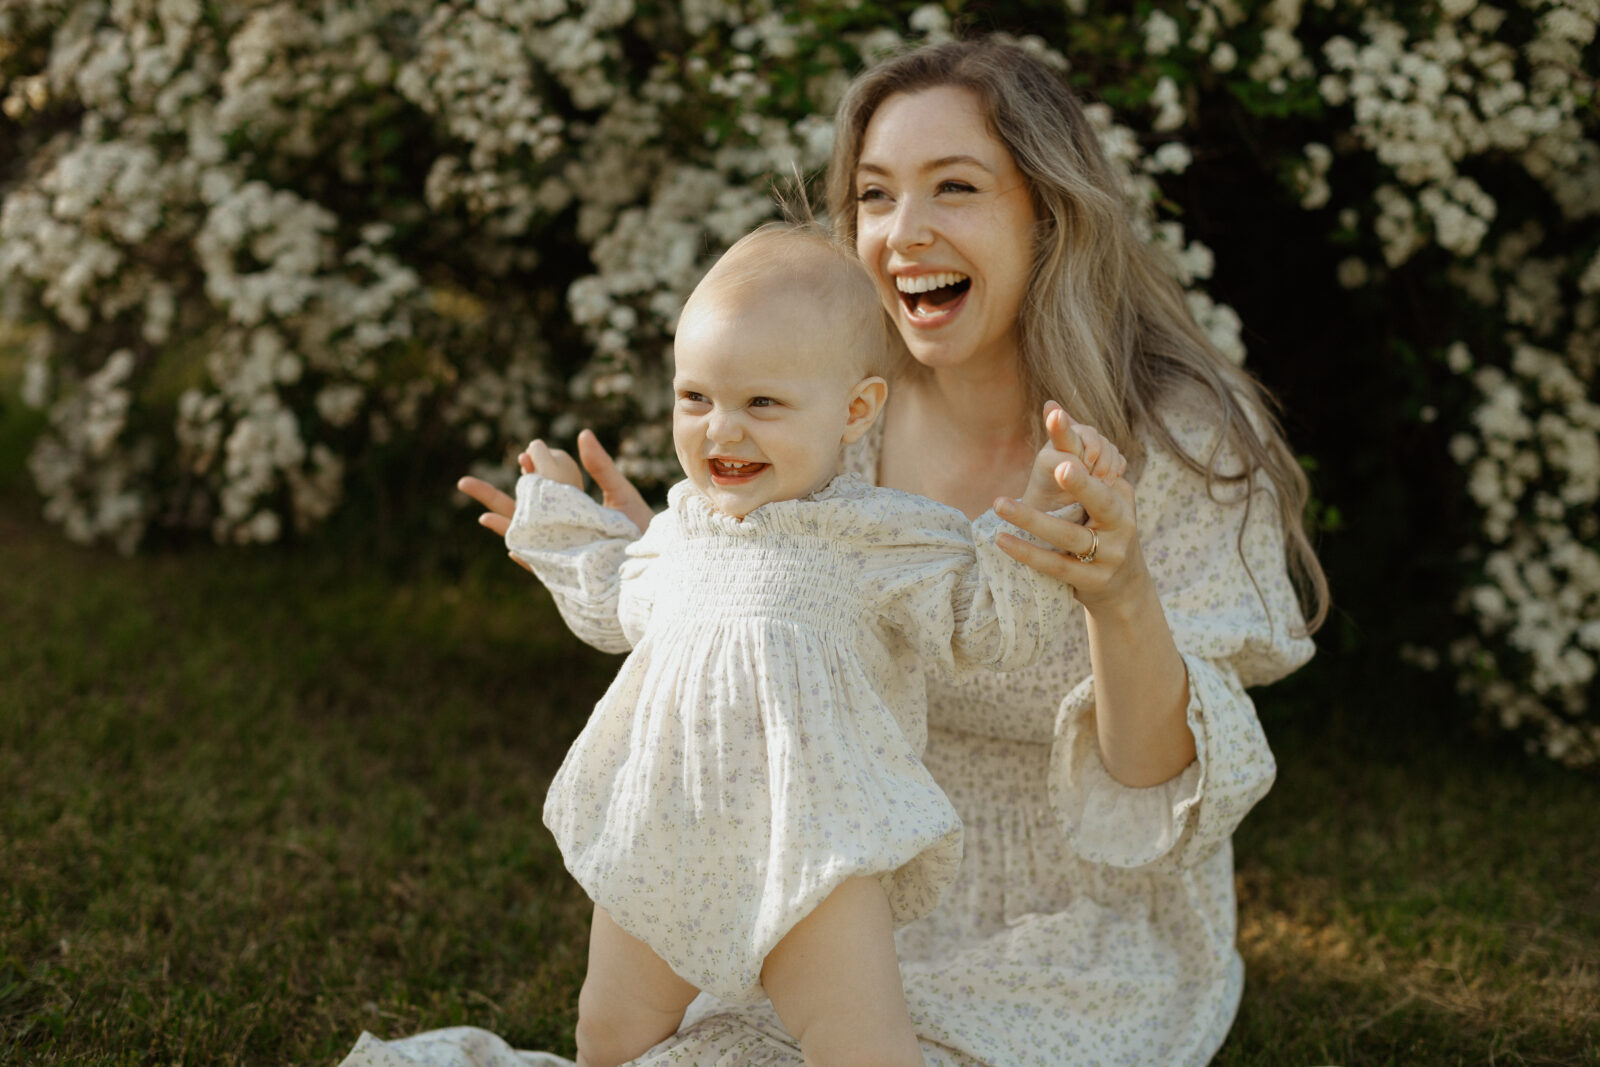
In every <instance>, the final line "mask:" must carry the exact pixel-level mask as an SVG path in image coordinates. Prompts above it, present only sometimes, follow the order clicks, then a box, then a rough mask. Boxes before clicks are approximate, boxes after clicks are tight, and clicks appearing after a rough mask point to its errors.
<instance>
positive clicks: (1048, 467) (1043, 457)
mask: <svg viewBox="0 0 1600 1067" xmlns="http://www.w3.org/2000/svg"><path fill="white" fill-rule="evenodd" d="M1044 428H1045V433H1046V434H1047V435H1048V436H1049V440H1048V441H1047V442H1046V443H1045V446H1044V447H1043V448H1041V449H1040V450H1039V454H1038V455H1037V456H1035V457H1034V460H1033V471H1032V473H1030V474H1029V476H1028V491H1027V492H1026V493H1024V494H1023V495H1022V502H1023V503H1024V504H1027V505H1028V506H1029V507H1032V508H1037V509H1039V510H1040V511H1054V510H1056V509H1057V508H1064V507H1066V506H1067V505H1068V504H1072V503H1075V502H1076V498H1075V497H1073V496H1072V494H1070V493H1068V492H1067V491H1066V489H1065V487H1064V486H1065V483H1066V480H1067V479H1066V466H1065V465H1066V464H1068V463H1078V464H1080V465H1082V467H1083V468H1084V469H1085V470H1087V471H1088V472H1089V473H1090V474H1091V475H1092V476H1094V477H1096V478H1099V479H1100V480H1101V481H1103V482H1105V483H1106V484H1107V485H1112V484H1114V483H1115V482H1116V481H1117V479H1118V478H1121V477H1122V474H1123V472H1124V471H1126V470H1127V469H1128V460H1127V458H1126V457H1124V456H1123V454H1122V453H1121V452H1120V451H1118V449H1117V446H1116V445H1114V444H1112V443H1111V442H1110V441H1108V440H1106V439H1105V437H1104V436H1102V435H1101V433H1100V431H1099V430H1096V429H1095V428H1094V427H1093V426H1086V425H1084V424H1083V423H1079V422H1073V421H1072V420H1071V419H1069V418H1068V417H1067V413H1066V411H1064V410H1063V409H1062V407H1061V405H1060V404H1057V403H1056V402H1055V401H1054V400H1052V401H1050V402H1049V403H1047V404H1046V405H1045V406H1044Z"/></svg>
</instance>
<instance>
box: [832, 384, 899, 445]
mask: <svg viewBox="0 0 1600 1067" xmlns="http://www.w3.org/2000/svg"><path fill="white" fill-rule="evenodd" d="M888 397H889V383H888V382H886V381H884V380H883V379H882V378H880V377H878V376H877V375H873V376H872V377H870V378H863V379H861V380H860V381H859V382H857V383H856V385H855V388H854V389H852V390H851V391H850V410H849V415H848V418H846V420H845V424H844V438H843V443H844V444H847V445H849V444H854V443H855V442H857V441H859V440H861V438H862V437H863V436H864V435H865V434H866V432H867V431H868V430H870V429H872V424H873V423H875V422H877V421H878V415H879V413H881V412H882V411H883V402H884V401H885V400H887V399H888Z"/></svg>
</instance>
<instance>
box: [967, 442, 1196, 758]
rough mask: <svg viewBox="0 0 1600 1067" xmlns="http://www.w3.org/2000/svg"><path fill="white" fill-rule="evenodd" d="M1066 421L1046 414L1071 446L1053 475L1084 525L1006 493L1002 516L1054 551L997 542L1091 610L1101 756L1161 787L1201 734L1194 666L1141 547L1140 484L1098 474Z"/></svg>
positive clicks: (1016, 540)
mask: <svg viewBox="0 0 1600 1067" xmlns="http://www.w3.org/2000/svg"><path fill="white" fill-rule="evenodd" d="M1064 421H1065V420H1064V419H1055V420H1051V419H1048V418H1047V420H1046V426H1047V427H1049V428H1050V440H1051V445H1052V447H1054V448H1056V449H1059V450H1060V451H1062V452H1071V453H1072V454H1071V455H1069V456H1068V458H1066V459H1065V460H1063V461H1062V462H1061V463H1060V464H1059V465H1057V466H1056V467H1055V468H1054V469H1053V471H1052V475H1053V477H1054V478H1055V481H1056V488H1057V489H1058V490H1059V491H1060V493H1061V494H1062V495H1064V496H1066V497H1068V498H1070V499H1071V500H1074V501H1076V502H1078V503H1080V504H1082V505H1083V510H1084V511H1085V512H1087V513H1088V521H1087V522H1086V523H1083V524H1081V525H1080V524H1078V523H1075V522H1072V521H1070V520H1068V519H1061V518H1056V517H1055V516H1053V515H1050V514H1048V513H1046V512H1043V511H1040V510H1039V509H1037V508H1033V507H1029V506H1028V505H1027V504H1024V503H1021V502H1018V501H1015V500H1009V499H1005V498H1002V499H1000V500H997V501H995V511H996V512H998V513H999V515H1000V517H1001V518H1003V519H1008V520H1009V521H1011V522H1013V523H1015V524H1016V525H1017V526H1019V527H1021V528H1022V529H1024V530H1027V531H1028V532H1029V533H1031V534H1033V535H1034V536H1036V537H1038V538H1039V539H1041V540H1043V541H1045V542H1047V543H1048V544H1050V545H1051V546H1052V548H1041V547H1040V546H1038V545H1034V544H1029V543H1028V542H1026V541H1024V540H1022V538H1020V537H1013V536H1011V535H1010V534H1001V535H1000V537H999V538H998V540H997V543H998V544H999V545H1000V547H1001V549H1002V550H1004V551H1005V552H1006V553H1007V554H1008V555H1010V556H1011V557H1012V558H1014V559H1016V560H1018V561H1020V562H1022V563H1026V564H1027V565H1028V566H1030V567H1032V568H1033V569H1034V570H1036V571H1039V572H1040V573H1042V574H1047V575H1049V576H1050V577H1052V578H1055V579H1057V580H1058V581H1062V582H1065V583H1067V584H1068V585H1070V586H1072V589H1073V592H1074V593H1075V594H1076V595H1077V598H1078V602H1079V603H1081V604H1082V605H1083V607H1084V612H1085V615H1086V627H1085V628H1086V631H1087V633H1088V637H1089V662H1090V668H1091V670H1092V671H1093V673H1094V680H1095V686H1094V690H1095V704H1094V716H1095V732H1096V735H1097V737H1098V738H1099V745H1100V758H1101V762H1103V763H1104V764H1105V768H1106V770H1107V771H1108V772H1109V773H1110V774H1111V776H1112V777H1113V778H1115V779H1116V780H1117V781H1119V782H1121V783H1122V784H1124V785H1128V786H1135V787H1148V786H1154V785H1160V784H1161V783H1162V782H1165V781H1169V780H1170V779H1171V778H1173V777H1174V776H1175V775H1177V774H1178V773H1179V772H1181V771H1182V770H1183V769H1184V768H1185V767H1187V766H1188V765H1189V764H1190V763H1192V762H1194V759H1195V739H1194V733H1193V731H1191V730H1190V729H1189V727H1188V723H1187V722H1186V720H1185V716H1186V710H1187V708H1188V704H1189V675H1188V669H1187V667H1186V666H1185V665H1184V662H1183V658H1182V657H1181V656H1180V655H1179V654H1178V647H1177V644H1176V643H1175V642H1174V641H1173V638H1172V629H1171V627H1170V626H1168V624H1167V618H1166V613H1165V612H1164V611H1163V610H1162V607H1161V597H1160V595H1159V594H1158V592H1157V590H1156V585H1155V581H1154V580H1153V579H1152V578H1151V576H1150V571H1149V569H1148V568H1147V567H1146V566H1145V561H1144V553H1143V552H1141V551H1140V548H1139V524H1138V519H1137V516H1136V515H1135V514H1134V494H1133V486H1132V485H1130V484H1129V483H1128V482H1127V481H1126V480H1125V479H1123V478H1122V477H1120V476H1119V477H1116V478H1113V479H1111V480H1110V481H1109V483H1108V482H1107V481H1104V480H1102V479H1100V478H1097V477H1095V476H1094V473H1093V471H1094V464H1093V463H1091V462H1090V461H1089V460H1088V459H1087V458H1086V456H1085V455H1084V452H1086V451H1088V449H1087V448H1084V449H1081V450H1079V451H1076V452H1074V451H1073V450H1072V449H1071V448H1069V447H1067V446H1069V445H1071V444H1073V441H1072V440H1071V439H1070V438H1069V437H1068V436H1067V435H1066V434H1065V433H1062V432H1060V424H1061V423H1062V422H1064ZM1087 429H1088V428H1087V427H1082V426H1079V427H1075V428H1074V430H1075V433H1076V436H1077V438H1078V441H1079V442H1080V443H1081V442H1083V441H1085V440H1091V438H1090V437H1089V434H1088V433H1087ZM1096 437H1098V435H1096ZM1101 440H1103V439H1101Z"/></svg>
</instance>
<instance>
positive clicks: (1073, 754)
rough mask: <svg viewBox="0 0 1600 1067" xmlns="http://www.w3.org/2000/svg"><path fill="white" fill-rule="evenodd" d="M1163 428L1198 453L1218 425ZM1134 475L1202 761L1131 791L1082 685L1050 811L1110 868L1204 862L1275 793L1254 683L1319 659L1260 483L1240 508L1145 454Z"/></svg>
mask: <svg viewBox="0 0 1600 1067" xmlns="http://www.w3.org/2000/svg"><path fill="white" fill-rule="evenodd" d="M1169 425H1170V426H1171V427H1172V429H1173V430H1174V432H1175V434H1176V435H1177V437H1178V440H1179V441H1180V442H1181V443H1182V444H1184V445H1185V447H1186V448H1187V450H1188V451H1189V453H1190V454H1191V455H1196V456H1200V457H1204V456H1206V455H1207V454H1208V452H1209V449H1210V440H1211V434H1210V430H1211V428H1210V427H1208V426H1206V425H1205V424H1204V423H1203V422H1201V421H1199V420H1196V419H1193V418H1192V417H1191V418H1190V419H1188V420H1186V419H1185V418H1183V417H1181V416H1177V417H1171V418H1169ZM1148 455H1149V457H1150V458H1149V460H1148V462H1147V465H1146V469H1145V471H1144V472H1143V474H1142V475H1141V477H1140V479H1139V484H1138V489H1137V505H1136V506H1137V509H1138V515H1139V523H1140V543H1141V547H1142V548H1143V551H1144V555H1145V559H1146V562H1147V564H1148V565H1149V567H1150V571H1151V574H1152V577H1153V578H1154V579H1155V581H1156V585H1157V587H1158V590H1159V592H1160V595H1161V603H1162V606H1163V607H1164V608H1165V611H1166V616H1167V622H1168V624H1169V625H1170V626H1171V628H1172V636H1173V638H1174V640H1175V642H1176V644H1177V647H1178V652H1179V654H1180V655H1181V656H1182V657H1183V662H1184V667H1185V669H1186V671H1187V672H1188V680H1189V705H1188V708H1187V710H1186V713H1185V714H1186V718H1187V720H1188V724H1189V729H1190V731H1191V732H1192V733H1193V734H1194V741H1195V752H1196V758H1195V761H1194V762H1193V763H1191V764H1190V765H1189V766H1188V767H1187V768H1186V769H1185V770H1184V771H1183V772H1182V773H1180V774H1179V775H1178V776H1177V777H1176V778H1173V779H1172V780H1170V781H1168V782H1165V783H1162V784H1161V785H1157V786H1151V787H1149V788H1134V787H1131V786H1125V785H1123V784H1121V783H1120V782H1118V781H1116V780H1115V779H1114V778H1112V777H1111V775H1110V774H1109V772H1107V771H1106V769H1105V765H1104V764H1103V763H1102V762H1101V759H1100V746H1099V739H1098V736H1097V734H1096V730H1095V719H1094V678H1093V676H1092V675H1091V676H1090V677H1088V678H1086V679H1084V680H1083V681H1082V682H1080V683H1079V684H1078V685H1076V686H1074V687H1073V689H1072V691H1071V692H1069V693H1068V694H1067V696H1066V699H1065V700H1063V701H1062V703H1061V705H1060V709H1059V711H1058V714H1057V718H1056V729H1055V740H1054V743H1053V747H1052V751H1051V757H1050V771H1049V790H1050V802H1051V806H1052V807H1053V808H1054V809H1055V812H1056V814H1057V816H1058V817H1059V819H1060V822H1061V826H1062V829H1063V832H1064V833H1065V835H1066V837H1067V838H1068V840H1069V841H1070V842H1071V844H1072V847H1073V849H1074V850H1075V851H1076V852H1077V853H1078V854H1079V855H1080V856H1082V857H1083V858H1084V859H1087V860H1090V861H1092V862H1096V863H1105V864H1109V865H1111V866H1116V867H1127V868H1133V867H1143V866H1146V865H1149V864H1160V865H1162V866H1164V867H1184V866H1191V865H1195V864H1198V863H1201V862H1203V861H1204V860H1205V859H1206V858H1207V857H1209V856H1210V855H1211V854H1212V853H1214V852H1215V851H1216V849H1217V848H1218V847H1219V846H1221V845H1222V843H1223V842H1225V841H1227V840H1228V838H1229V837H1231V836H1232V834H1233V832H1234V830H1235V828H1236V827H1237V826H1238V825H1239V822H1240V820H1242V819H1243V818H1244V816H1245V813H1246V812H1248V811H1249V810H1250V808H1251V807H1253V806H1254V805H1255V803H1256V801H1258V800H1260V799H1261V797H1262V796H1264V795H1265V794H1266V792H1267V790H1268V789H1269V788H1270V787H1271V786H1272V782H1273V778H1274V776H1275V774H1276V771H1277V768H1276V764H1275V763H1274V761H1273V757H1272V751H1271V749H1270V748H1269V747H1268V745H1267V739H1266V735H1265V734H1264V733H1263V731H1262V729H1261V724H1260V722H1259V721H1258V720H1257V718H1256V711H1255V704H1254V702H1253V701H1252V700H1251V699H1250V697H1249V695H1248V694H1246V692H1245V687H1246V686H1253V685H1262V684H1265V683H1267V682H1272V681H1275V680H1277V679H1279V678H1281V677H1283V676H1284V675H1286V674H1288V673H1290V672H1291V671H1293V670H1294V669H1295V668H1297V667H1299V666H1300V665H1302V664H1303V663H1305V661H1306V660H1308V659H1310V658H1311V653H1312V651H1313V646H1312V643H1311V640H1310V638H1309V637H1307V636H1305V632H1304V630H1305V626H1304V619H1303V616H1302V614H1301V611H1300V606H1299V602H1298V599H1297V598H1296V595H1295V591H1294V588H1293V585H1292V583H1291V582H1290V579H1289V574H1288V565H1287V559H1286V556H1285V552H1284V544H1283V534H1282V530H1281V528H1280V526H1279V520H1278V509H1277V500H1276V496H1275V494H1274V492H1273V490H1272V487H1271V483H1270V482H1269V481H1268V480H1267V478H1266V476H1265V475H1259V476H1258V478H1257V481H1256V486H1255V492H1254V494H1253V496H1251V497H1250V498H1249V500H1248V502H1246V494H1245V492H1244V491H1243V490H1242V489H1241V488H1238V487H1233V488H1230V487H1228V486H1224V485H1218V486H1215V487H1213V488H1208V487H1207V485H1206V481H1205V478H1204V476H1202V475H1200V474H1197V473H1195V472H1193V471H1191V470H1189V469H1188V468H1187V467H1185V466H1184V465H1183V464H1182V463H1181V462H1180V461H1179V460H1178V458H1177V457H1176V456H1174V455H1172V454H1171V453H1170V452H1167V451H1166V450H1165V449H1160V448H1159V446H1156V445H1153V444H1152V445H1151V447H1150V449H1149V452H1148Z"/></svg>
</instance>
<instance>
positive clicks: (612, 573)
mask: <svg viewBox="0 0 1600 1067" xmlns="http://www.w3.org/2000/svg"><path fill="white" fill-rule="evenodd" d="M657 525H660V523H658V522H652V523H651V530H652V531H654V532H655V534H656V536H654V537H651V536H649V535H646V536H645V537H641V536H640V534H639V528H638V527H637V526H635V525H634V524H633V522H632V520H630V519H629V518H628V517H627V516H625V515H623V514H622V512H620V511H617V510H615V509H613V508H607V507H602V506H601V505H599V504H597V503H595V502H594V501H593V500H592V499H590V497H589V496H588V494H586V493H584V492H583V491H582V490H580V489H578V488H576V487H574V486H571V485H566V484H564V483H562V482H556V481H552V480H550V479H549V478H545V477H541V476H540V475H537V474H524V475H523V476H522V477H521V478H519V479H518V481H517V505H516V510H515V511H514V512H513V513H512V516H511V525H510V527H509V528H508V529H507V530H506V548H508V549H509V550H510V551H511V554H512V555H514V556H516V557H517V558H518V559H520V560H522V561H523V562H525V563H527V564H528V566H530V567H532V568H533V573H534V574H535V575H536V576H537V577H538V579H539V581H541V582H543V583H544V586H545V588H547V589H549V590H550V595H551V596H552V597H554V598H555V602H556V608H557V609H558V610H559V611H560V612H561V618H562V619H563V620H564V621H565V622H566V624H567V627H568V628H569V629H571V630H572V632H573V633H574V634H575V635H576V636H577V637H578V639H579V640H581V641H583V642H584V643H585V644H588V645H592V646H594V647H595V648H597V649H599V650H600V651H602V652H627V651H629V650H630V649H631V648H632V647H633V643H634V642H635V641H636V640H638V638H639V635H640V634H641V633H642V632H643V630H644V623H645V621H646V620H647V618H648V614H649V605H650V600H651V598H650V596H649V595H648V584H647V583H643V582H640V583H637V585H636V587H635V588H632V589H629V590H628V593H629V595H627V596H624V586H625V585H635V583H634V581H633V580H634V579H642V578H643V577H644V575H645V573H646V571H647V570H648V566H649V563H650V562H651V561H652V560H653V559H654V558H656V555H657V553H656V552H655V551H654V550H653V547H652V546H653V545H654V544H655V543H656V542H657V541H658V540H659V538H660V536H661V535H662V534H663V533H664V532H665V531H656V530H655V527H656V526H657Z"/></svg>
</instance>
